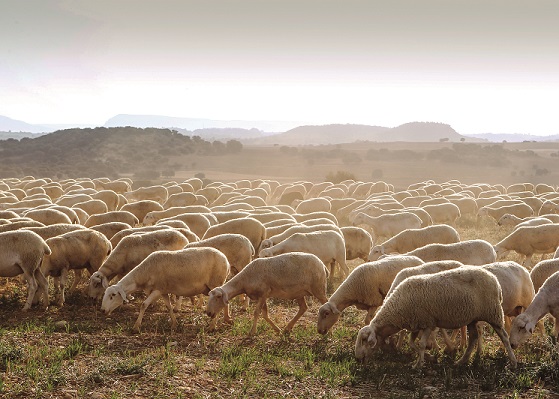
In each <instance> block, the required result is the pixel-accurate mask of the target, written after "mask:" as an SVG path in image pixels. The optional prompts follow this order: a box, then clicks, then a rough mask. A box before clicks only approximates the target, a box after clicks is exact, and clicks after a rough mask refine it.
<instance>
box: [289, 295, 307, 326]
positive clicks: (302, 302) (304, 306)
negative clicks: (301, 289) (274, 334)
mask: <svg viewBox="0 0 559 399" xmlns="http://www.w3.org/2000/svg"><path fill="white" fill-rule="evenodd" d="M297 303H298V304H299V311H298V312H297V314H296V315H295V317H294V318H293V319H291V321H290V322H289V324H288V325H287V326H286V327H285V328H284V329H283V332H284V333H288V332H290V331H291V329H292V328H293V326H294V325H295V323H297V320H299V319H300V318H301V316H302V315H303V314H305V312H306V311H307V309H308V308H309V307H308V305H307V301H305V297H304V296H302V297H301V298H297Z"/></svg>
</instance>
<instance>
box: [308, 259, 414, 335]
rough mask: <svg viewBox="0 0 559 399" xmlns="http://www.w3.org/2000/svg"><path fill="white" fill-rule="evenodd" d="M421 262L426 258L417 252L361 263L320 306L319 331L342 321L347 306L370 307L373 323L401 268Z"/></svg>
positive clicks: (368, 315) (366, 319)
mask: <svg viewBox="0 0 559 399" xmlns="http://www.w3.org/2000/svg"><path fill="white" fill-rule="evenodd" d="M421 264H423V261H422V260H421V259H419V258H417V257H415V256H390V257H388V258H386V259H381V260H378V261H376V262H369V263H363V264H361V265H359V266H357V267H356V268H355V269H354V270H353V271H352V272H351V273H350V275H349V276H348V277H347V278H346V279H345V280H344V281H343V282H342V283H341V284H340V286H339V287H338V289H337V290H336V291H335V292H334V293H333V294H332V296H331V297H330V299H328V302H326V303H325V304H323V305H322V306H321V307H320V309H319V311H318V322H317V330H318V332H319V333H320V334H326V333H327V332H328V330H330V328H332V326H333V325H334V324H335V323H336V322H337V321H338V319H339V318H340V315H341V313H342V312H343V311H344V309H345V308H347V307H349V306H352V305H354V306H355V307H356V308H357V309H360V310H366V311H367V315H366V316H365V323H369V322H370V321H371V319H372V317H373V315H374V314H375V311H376V309H377V308H378V307H379V306H381V305H382V302H383V300H384V298H385V297H386V293H387V292H388V290H389V289H390V285H391V284H392V281H393V280H394V277H396V275H397V274H398V272H400V271H401V270H404V269H406V268H413V267H415V266H418V265H421Z"/></svg>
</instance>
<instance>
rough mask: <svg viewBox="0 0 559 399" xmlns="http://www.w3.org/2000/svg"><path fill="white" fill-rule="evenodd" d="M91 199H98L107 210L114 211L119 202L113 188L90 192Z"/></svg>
mask: <svg viewBox="0 0 559 399" xmlns="http://www.w3.org/2000/svg"><path fill="white" fill-rule="evenodd" d="M91 197H92V198H93V199H100V200H101V201H103V202H104V203H105V205H107V209H108V210H109V212H111V211H116V209H117V207H118V203H119V199H118V194H117V193H115V192H114V191H113V190H101V191H98V192H96V193H94V194H91Z"/></svg>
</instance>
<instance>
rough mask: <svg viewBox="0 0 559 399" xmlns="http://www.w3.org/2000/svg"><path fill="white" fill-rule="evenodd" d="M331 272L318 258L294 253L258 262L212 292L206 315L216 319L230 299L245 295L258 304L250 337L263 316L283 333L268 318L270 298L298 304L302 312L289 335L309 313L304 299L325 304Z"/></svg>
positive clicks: (291, 322) (258, 260)
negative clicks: (311, 297) (310, 296)
mask: <svg viewBox="0 0 559 399" xmlns="http://www.w3.org/2000/svg"><path fill="white" fill-rule="evenodd" d="M327 278H328V270H327V268H326V267H325V266H324V263H322V261H321V260H320V259H318V258H317V257H316V256H315V255H312V254H307V253H300V252H293V253H288V254H283V255H278V256H273V257H271V258H260V259H255V260H253V261H252V262H251V263H249V264H248V265H247V266H246V267H245V268H244V269H243V270H242V271H241V272H239V273H238V274H237V275H236V276H235V277H233V278H232V279H231V280H229V281H228V282H227V283H225V284H224V285H222V286H221V287H218V288H214V289H213V290H211V291H210V294H209V296H210V298H209V300H208V303H207V305H206V314H207V315H208V316H210V317H215V315H217V314H218V313H219V311H220V310H221V309H223V308H224V307H226V306H227V305H228V303H229V301H230V300H231V299H233V298H234V297H235V296H237V295H240V294H246V295H247V296H248V297H249V298H250V299H251V300H253V301H256V306H255V309H254V319H253V323H252V328H251V330H250V332H249V335H253V334H254V333H255V332H256V323H257V321H258V317H259V316H260V313H261V312H262V313H263V317H264V319H265V320H266V321H267V322H268V323H269V324H270V325H271V326H272V328H273V329H274V330H275V331H277V332H280V329H279V327H278V326H277V325H276V324H275V323H274V322H273V321H272V320H270V318H269V317H268V305H267V304H266V300H267V299H268V298H280V299H289V300H293V299H295V300H297V302H298V304H299V312H297V314H296V315H295V317H293V319H292V320H291V321H290V322H289V323H288V324H287V326H286V327H285V328H284V329H283V332H286V333H287V332H289V331H291V329H292V328H293V326H294V325H295V323H296V322H297V320H299V318H300V317H301V316H302V315H303V313H305V311H306V310H307V303H306V301H305V296H309V295H312V296H314V297H315V298H317V299H318V300H319V301H320V303H325V302H326V301H327V300H328V299H327V298H326V284H327V281H326V280H327Z"/></svg>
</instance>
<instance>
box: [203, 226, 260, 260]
mask: <svg viewBox="0 0 559 399" xmlns="http://www.w3.org/2000/svg"><path fill="white" fill-rule="evenodd" d="M224 233H234V234H242V235H244V236H245V237H246V238H248V239H249V240H250V242H251V244H252V246H253V247H254V250H255V251H256V252H257V253H258V251H259V249H260V244H261V243H262V241H263V240H265V239H266V227H264V225H263V224H262V223H261V222H259V221H258V220H256V219H254V218H250V217H246V218H242V219H232V220H228V221H226V222H223V223H219V224H216V225H214V226H211V227H210V228H209V229H208V230H207V231H206V233H205V234H204V236H203V237H202V239H204V240H205V239H206V238H211V237H215V236H217V235H219V234H224Z"/></svg>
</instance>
